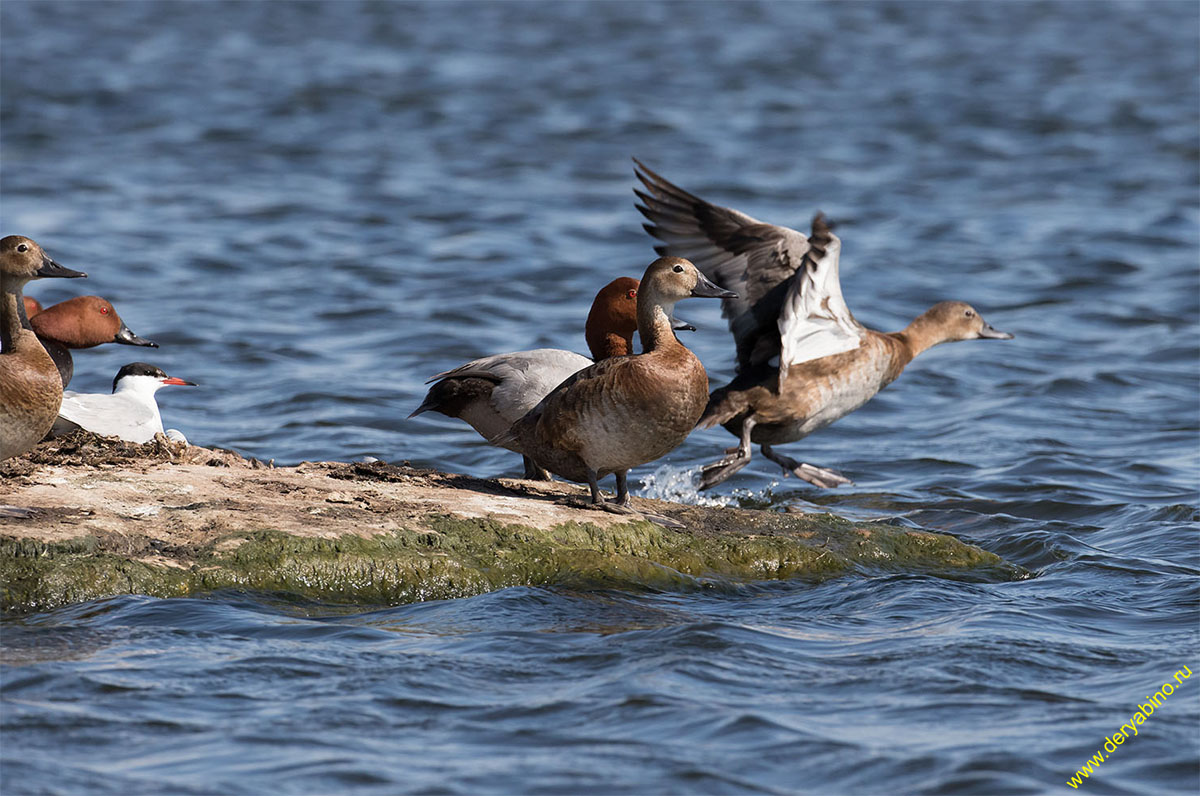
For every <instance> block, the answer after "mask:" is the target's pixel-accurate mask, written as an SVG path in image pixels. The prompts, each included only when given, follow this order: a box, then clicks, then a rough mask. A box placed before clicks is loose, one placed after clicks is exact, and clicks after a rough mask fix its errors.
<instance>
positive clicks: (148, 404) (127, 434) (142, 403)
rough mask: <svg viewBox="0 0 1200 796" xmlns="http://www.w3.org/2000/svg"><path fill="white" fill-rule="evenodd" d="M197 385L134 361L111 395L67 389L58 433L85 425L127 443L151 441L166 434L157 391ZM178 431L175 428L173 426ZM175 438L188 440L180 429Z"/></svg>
mask: <svg viewBox="0 0 1200 796" xmlns="http://www.w3.org/2000/svg"><path fill="white" fill-rule="evenodd" d="M173 384H174V385H179V386H181V387H195V386H196V383H195V382H191V381H184V380H183V379H177V378H175V377H174V376H168V375H167V374H166V373H163V372H162V370H161V369H160V368H157V367H155V366H154V365H149V364H147V363H145V362H130V363H129V364H128V365H126V366H125V367H123V368H121V369H120V370H119V371H117V377H116V378H115V379H113V389H112V394H111V395H105V394H104V393H81V392H70V391H68V392H66V393H65V394H64V395H63V399H62V407H61V408H60V409H59V413H58V420H56V421H55V422H54V433H55V434H65V433H67V432H69V431H74V430H75V429H79V428H84V429H87V430H88V431H92V432H95V433H96V434H103V435H105V436H110V437H120V438H121V439H123V440H125V441H126V442H138V443H141V442H149V441H150V440H152V439H154V435H155V434H161V433H163V424H162V416H161V415H159V413H158V402H157V401H155V400H154V393H156V392H158V391H159V390H161V389H162V388H163V387H167V386H170V385H173ZM171 431H175V429H171ZM168 436H170V437H171V438H172V439H179V440H180V441H182V442H187V439H186V438H182V437H183V435H182V434H179V432H177V431H176V432H175V434H174V435H172V434H170V433H169V432H168Z"/></svg>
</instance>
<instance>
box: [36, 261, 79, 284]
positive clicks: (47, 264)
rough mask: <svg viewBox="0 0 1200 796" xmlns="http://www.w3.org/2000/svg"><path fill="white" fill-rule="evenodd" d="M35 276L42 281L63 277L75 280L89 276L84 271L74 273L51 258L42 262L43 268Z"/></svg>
mask: <svg viewBox="0 0 1200 796" xmlns="http://www.w3.org/2000/svg"><path fill="white" fill-rule="evenodd" d="M35 276H38V277H40V278H42V279H45V278H47V277H51V276H61V277H63V278H75V277H81V276H87V274H85V273H84V272H83V271H72V270H71V269H70V268H63V267H62V266H61V265H59V264H58V263H56V262H54V261H53V260H51V259H50V258H49V257H47V258H45V259H44V260H42V267H41V268H39V269H37V273H36V274H35Z"/></svg>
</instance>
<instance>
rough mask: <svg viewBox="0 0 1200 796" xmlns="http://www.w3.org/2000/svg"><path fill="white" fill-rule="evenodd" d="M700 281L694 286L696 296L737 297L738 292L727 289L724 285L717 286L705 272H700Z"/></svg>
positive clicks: (693, 292)
mask: <svg viewBox="0 0 1200 796" xmlns="http://www.w3.org/2000/svg"><path fill="white" fill-rule="evenodd" d="M699 276H700V281H698V282H697V283H696V286H695V287H694V288H692V295H693V296H694V297H696V298H720V299H735V298H737V297H738V294H737V293H734V292H733V291H732V290H726V289H725V288H723V287H717V286H716V285H714V284H713V283H712V282H710V281H708V277H706V276H705V275H704V274H699Z"/></svg>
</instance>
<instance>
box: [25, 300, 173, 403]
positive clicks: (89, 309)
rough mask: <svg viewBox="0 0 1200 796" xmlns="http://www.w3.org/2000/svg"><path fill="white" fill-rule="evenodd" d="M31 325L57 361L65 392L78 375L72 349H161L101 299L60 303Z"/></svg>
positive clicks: (56, 364) (31, 321)
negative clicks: (115, 345) (116, 345)
mask: <svg viewBox="0 0 1200 796" xmlns="http://www.w3.org/2000/svg"><path fill="white" fill-rule="evenodd" d="M29 325H30V326H32V327H33V331H34V333H35V334H37V336H38V340H40V341H41V343H42V346H43V347H44V348H45V349H46V353H48V354H49V355H50V358H51V359H53V360H54V366H55V367H56V368H58V375H59V377H61V378H62V384H63V389H66V387H67V385H68V384H70V383H71V377H72V376H73V375H74V373H75V363H74V361H73V360H72V359H71V349H72V348H91V347H92V346H97V345H101V344H103V343H123V344H125V345H140V346H149V347H150V348H158V343H155V342H154V341H152V340H145V339H143V338H141V337H138V336H137V335H136V334H134V333H133V332H132V331H130V329H129V327H128V326H126V325H125V322H124V321H122V320H121V316H119V315H117V311H116V310H115V309H114V308H113V305H112V304H111V303H109V302H108V301H107V300H105V299H102V298H100V297H99V296H77V297H75V298H73V299H67V300H66V301H60V302H59V303H57V304H55V305H54V306H52V307H48V308H46V309H44V310H42V311H41V312H39V313H37V314H36V315H33V316H31V317H30V319H29Z"/></svg>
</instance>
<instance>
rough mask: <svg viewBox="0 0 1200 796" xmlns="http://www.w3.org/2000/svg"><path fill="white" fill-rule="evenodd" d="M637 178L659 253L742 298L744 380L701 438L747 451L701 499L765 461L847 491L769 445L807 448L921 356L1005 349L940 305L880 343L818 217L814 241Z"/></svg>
mask: <svg viewBox="0 0 1200 796" xmlns="http://www.w3.org/2000/svg"><path fill="white" fill-rule="evenodd" d="M634 162H635V163H636V164H637V166H638V169H639V170H638V171H635V172H634V173H635V174H636V175H637V178H638V179H639V180H641V182H642V185H643V186H645V188H646V191H641V190H637V189H635V191H634V192H635V193H636V194H637V195H638V198H640V199H641V200H642V201H643V202H644V203H645V204H644V206H642V205H639V206H638V210H640V211H641V212H642V214H643V215H644V216H646V218H648V219H649V220H650V221H651V222H653V223H652V224H646V225H645V228H646V231H647V232H649V233H650V234H651V235H653V236H654V237H655V238H657V239H659V240H661V241H663V243H664V244H665V245H661V246H656V247H655V250H656V251H657V252H659V253H660V254H675V255H681V256H686V257H690V258H692V259H693V260H695V261H696V263H697V264H698V265H699V266H700V268H701V269H702V270H703V271H704V273H705V274H706V275H708V276H709V277H711V278H712V279H713V281H715V282H716V283H717V284H719V285H721V286H723V287H730V288H733V289H735V290H737V291H738V293H739V294H740V296H741V298H738V299H728V300H726V301H725V302H724V304H723V312H724V315H725V317H726V318H728V319H729V328H730V331H731V332H733V337H734V340H735V342H736V344H737V375H736V376H735V377H734V379H733V381H731V382H730V383H729V384H727V385H726V386H724V387H721V388H720V389H717V390H715V391H713V393H712V396H711V397H710V398H709V402H708V407H707V408H706V409H705V410H704V414H703V417H701V418H700V422H699V424H698V425H699V427H700V428H711V427H712V426H715V425H718V424H720V425H723V426H724V427H725V428H726V429H727V430H728V431H729V432H730V433H731V434H733V435H734V436H736V437H738V438H739V440H740V442H739V444H738V446H737V447H736V448H731V449H729V450H728V451H726V454H727V455H726V456H725V457H724V458H722V459H719V460H718V461H715V462H712V463H711V464H708V465H706V466H705V467H704V468H703V469H702V470H701V474H700V487H699V488H700V489H709V488H711V487H713V486H716V485H717V484H719V483H721V482H722V481H724V480H725V479H727V478H729V477H730V476H731V475H733V474H734V473H736V472H737V471H738V470H740V469H742V468H743V467H745V466H746V465H747V464H748V463H749V462H750V444H751V443H752V442H756V443H759V444H760V445H761V447H762V453H763V456H765V457H767V458H768V459H770V460H771V461H773V462H775V463H777V464H779V465H780V466H781V467H783V470H784V473H785V474H789V473H790V474H794V475H795V476H797V477H798V478H802V479H804V480H805V481H808V482H809V483H811V484H814V485H816V486H819V487H835V486H838V485H840V484H848V483H850V481H849V479H847V478H846V477H845V476H843V475H841V474H840V473H838V472H835V471H833V470H829V469H825V468H823V467H816V466H814V465H811V464H806V463H802V462H798V461H796V460H795V459H792V458H790V457H788V456H784V455H783V454H781V453H778V452H777V451H775V450H774V448H773V446H775V445H781V444H783V443H785V442H795V441H796V440H799V439H803V438H804V437H806V436H808V435H809V434H811V433H812V432H814V431H816V430H817V429H820V428H824V427H825V426H827V425H829V424H830V423H832V422H834V421H835V420H837V419H838V418H840V417H843V416H844V415H847V414H849V413H850V412H853V411H854V410H855V409H857V408H859V407H860V406H862V405H863V404H865V403H866V402H867V401H869V400H871V398H873V397H874V396H875V394H876V393H878V392H879V391H880V390H882V389H883V388H884V387H886V386H887V385H889V384H891V383H892V382H893V381H895V379H896V377H897V376H899V375H900V373H901V371H903V370H904V367H905V366H906V365H907V364H908V363H909V362H911V361H912V360H913V358H914V357H916V356H917V355H918V354H920V353H921V352H923V351H925V350H927V349H929V348H930V347H932V346H935V345H937V344H939V343H946V342H951V341H955V340H977V339H992V340H1009V339H1011V338H1012V335H1011V334H1008V333H1007V332H999V331H997V330H995V329H993V328H992V327H991V326H990V325H989V324H988V323H986V322H985V321H984V320H983V318H982V317H980V315H979V313H978V312H976V311H975V309H974V308H973V307H971V306H970V305H968V304H964V303H963V302H961V301H943V302H941V303H940V304H935V305H934V306H933V307H931V308H930V309H929V310H927V311H926V312H925V313H924V314H922V315H921V316H919V317H918V318H917V319H916V320H914V321H913V322H912V323H910V324H909V325H908V326H907V327H906V328H905V329H904V330H903V331H899V332H890V333H886V334H885V333H882V332H877V331H874V330H872V329H868V328H866V327H864V326H863V325H862V324H860V323H859V322H858V321H857V320H855V319H854V316H853V315H852V314H851V313H850V309H849V308H848V307H847V306H846V302H845V300H844V299H843V298H842V287H841V282H840V281H839V278H838V257H839V254H840V252H841V241H839V240H838V238H837V237H836V236H835V235H834V234H833V233H832V232H830V229H829V225H828V224H826V222H825V219H824V217H823V216H821V215H819V214H818V215H817V216H816V217H815V218H814V219H813V224H812V236H811V237H809V238H806V237H805V236H804V235H803V234H801V233H799V232H797V231H795V230H793V229H789V228H787V227H778V226H774V225H772V224H766V223H763V222H761V221H758V220H756V219H753V218H751V217H750V216H747V215H745V214H744V213H740V212H738V211H737V210H733V209H730V208H726V207H718V206H717V205H713V204H709V203H708V202H706V201H704V200H703V199H701V198H699V197H697V196H694V195H692V194H690V193H688V192H687V191H685V190H683V189H682V188H679V187H678V186H676V185H673V184H672V183H670V182H668V181H667V180H665V179H663V178H662V177H660V176H659V175H657V174H655V173H654V172H653V171H651V170H650V169H648V168H646V167H645V166H644V165H643V164H642V163H640V162H639V161H637V160H636V159H635V160H634Z"/></svg>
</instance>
